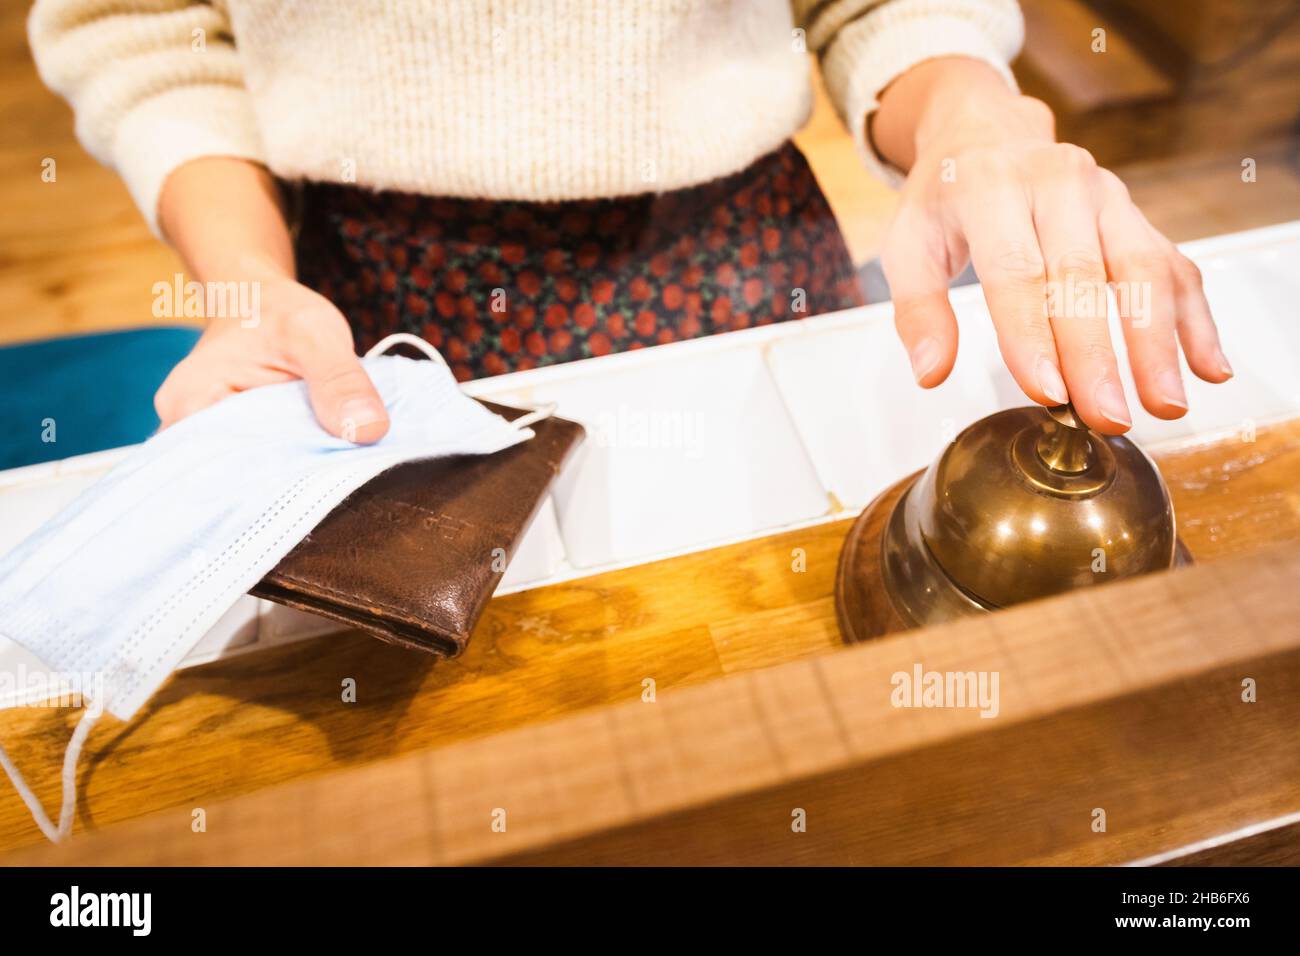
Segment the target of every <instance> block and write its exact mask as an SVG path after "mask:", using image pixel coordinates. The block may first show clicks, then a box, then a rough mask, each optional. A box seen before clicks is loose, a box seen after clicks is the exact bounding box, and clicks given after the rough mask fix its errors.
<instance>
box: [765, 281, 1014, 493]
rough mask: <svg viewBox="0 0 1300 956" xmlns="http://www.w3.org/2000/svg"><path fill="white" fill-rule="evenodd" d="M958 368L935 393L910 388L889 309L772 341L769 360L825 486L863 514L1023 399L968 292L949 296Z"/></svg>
mask: <svg viewBox="0 0 1300 956" xmlns="http://www.w3.org/2000/svg"><path fill="white" fill-rule="evenodd" d="M954 304H955V306H956V311H957V314H958V321H959V323H960V328H961V333H960V335H961V343H960V346H959V348H958V357H957V364H956V366H955V367H954V369H953V372H952V375H950V376H949V378H948V380H947V381H946V382H944V383H943V384H942V385H940V386H939V387H937V388H933V389H928V390H927V389H922V388H919V387H917V385H916V383H915V381H914V380H913V378H912V373H911V369H910V366H909V364H908V361H907V355H906V353H905V352H904V350H903V347H902V345H901V344H900V343H899V341H898V336H897V334H896V333H895V331H894V327H893V317H892V313H891V310H890V307H889V306H888V305H883V306H872V307H870V308H869V309H866V310H864V312H863V321H862V322H861V324H859V325H857V326H856V327H851V328H846V329H839V330H833V331H827V332H821V333H817V334H814V335H802V336H798V337H792V338H790V339H787V340H784V341H780V342H774V343H772V344H771V345H770V346H769V347H768V349H767V357H768V362H769V363H770V365H771V367H772V371H773V375H774V376H775V378H776V382H777V384H778V386H779V388H780V390H781V395H782V396H783V398H784V399H785V401H786V404H787V405H788V406H789V407H790V410H791V414H792V415H793V417H794V420H795V423H796V425H797V426H798V428H799V432H800V433H801V434H802V435H803V438H804V442H805V444H806V446H807V448H808V453H809V455H810V456H811V457H812V459H813V461H814V463H815V464H816V467H817V473H818V475H819V476H820V477H821V480H822V482H823V483H824V484H825V485H826V486H827V487H828V488H829V489H830V490H831V491H833V492H834V493H835V496H836V497H837V498H838V499H839V500H840V501H841V502H842V503H843V504H844V505H845V506H846V507H850V508H861V507H863V506H864V505H866V504H867V503H868V502H869V501H870V500H871V499H872V498H874V497H875V496H876V495H877V494H879V493H880V492H881V491H883V490H884V489H885V488H886V487H888V486H889V485H890V484H892V483H893V482H895V481H897V480H898V479H899V478H901V477H903V476H904V475H906V474H908V473H909V472H912V471H915V470H916V469H918V468H922V467H924V466H925V465H927V464H928V463H929V462H930V461H932V460H933V459H934V457H935V456H936V455H938V454H939V452H940V451H942V449H943V446H944V445H945V444H946V443H947V442H948V441H950V440H951V439H952V438H953V437H954V436H955V435H956V433H957V432H958V431H960V430H961V429H962V428H965V427H966V426H967V425H968V424H970V423H971V422H973V421H975V420H976V419H978V418H981V417H982V416H984V415H987V414H989V413H990V412H993V411H996V410H997V409H999V408H1010V407H1014V406H1016V405H1023V404H1025V403H1026V402H1027V401H1028V399H1026V398H1025V396H1024V394H1023V393H1022V392H1021V391H1020V388H1019V387H1018V386H1017V385H1016V384H1015V382H1014V380H1012V378H1011V375H1010V373H1008V372H1007V371H1006V368H1005V366H1004V365H1003V363H1002V360H1001V357H1000V355H999V354H998V351H997V344H996V340H995V337H994V335H993V333H992V326H991V323H990V321H989V318H988V312H987V310H986V309H985V307H984V304H983V299H982V296H980V295H979V294H978V290H975V289H963V290H959V291H958V292H957V293H955V294H954Z"/></svg>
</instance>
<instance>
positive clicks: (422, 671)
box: [0, 421, 1300, 849]
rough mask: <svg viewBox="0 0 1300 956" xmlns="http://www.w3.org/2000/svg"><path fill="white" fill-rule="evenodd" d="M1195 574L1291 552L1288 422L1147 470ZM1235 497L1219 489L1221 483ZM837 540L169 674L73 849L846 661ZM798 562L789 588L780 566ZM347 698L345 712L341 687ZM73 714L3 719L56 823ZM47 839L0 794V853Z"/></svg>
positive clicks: (5, 791) (1299, 425)
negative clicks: (792, 669)
mask: <svg viewBox="0 0 1300 956" xmlns="http://www.w3.org/2000/svg"><path fill="white" fill-rule="evenodd" d="M1159 460H1160V465H1161V469H1162V471H1163V473H1164V474H1165V476H1166V478H1167V480H1168V482H1169V485H1170V490H1171V492H1172V494H1173V497H1174V503H1175V507H1176V509H1177V512H1178V515H1179V518H1180V532H1181V534H1182V537H1183V540H1184V541H1185V542H1186V544H1187V546H1188V547H1189V548H1190V549H1191V551H1192V553H1193V554H1194V555H1195V557H1196V560H1197V562H1198V563H1200V564H1202V565H1204V564H1211V563H1213V562H1215V561H1218V560H1221V559H1223V558H1226V557H1230V556H1240V555H1249V554H1252V553H1254V552H1256V551H1258V550H1260V549H1261V548H1264V547H1266V546H1268V545H1269V544H1271V543H1273V542H1280V541H1294V540H1297V539H1300V488H1297V486H1296V484H1295V481H1294V476H1295V475H1296V474H1297V472H1300V421H1293V422H1291V423H1288V424H1286V425H1281V426H1274V427H1271V428H1266V429H1264V430H1263V431H1261V433H1260V434H1259V436H1258V440H1257V441H1255V442H1253V443H1243V442H1241V441H1240V439H1239V438H1238V437H1237V436H1235V435H1228V436H1225V437H1223V439H1222V440H1221V441H1219V442H1217V443H1213V444H1209V445H1204V444H1202V445H1193V446H1190V447H1188V448H1186V449H1183V450H1180V451H1175V452H1170V453H1166V454H1164V455H1162V456H1160V457H1159ZM1229 478H1230V479H1231V480H1228V479H1229ZM847 527H848V522H836V523H833V524H826V525H821V526H817V527H813V528H808V529H804V530H799V531H792V532H788V533H785V534H779V535H774V536H771V537H769V538H766V539H762V540H758V541H751V542H745V543H741V544H737V545H733V546H730V547H724V548H718V549H715V550H712V551H706V552H702V553H699V554H693V555H687V556H684V557H678V558H673V559H669V560H666V561H660V562H657V563H654V564H649V565H644V566H641V567H634V568H628V569H626V570H621V571H614V572H611V573H608V574H602V575H599V576H597V577H593V578H589V579H586V580H578V581H573V582H570V583H566V584H560V585H555V586H552V587H547V588H542V589H538V590H534V591H525V592H522V593H518V594H514V595H510V596H507V597H503V598H499V599H497V600H494V601H492V602H491V603H490V604H489V606H488V609H487V612H486V614H485V615H484V618H483V620H482V622H481V623H480V625H479V627H478V629H477V631H476V632H475V635H474V638H473V640H472V641H471V642H470V645H469V648H468V650H467V651H466V652H465V654H464V655H463V656H462V657H460V658H458V659H456V660H453V661H445V662H440V663H437V664H435V663H433V661H432V660H431V659H429V658H427V657H425V656H423V655H419V654H413V653H411V652H409V651H402V650H398V649H396V648H393V647H390V646H388V645H386V644H382V643H380V642H378V641H376V640H374V639H373V638H369V637H365V636H363V635H360V634H356V633H343V634H338V635H334V636H329V637H324V638H320V639H316V640H310V641H306V642H302V643H299V644H295V645H291V646H288V647H284V648H279V649H270V650H267V651H264V652H258V653H255V654H250V655H248V656H246V657H241V658H235V659H232V660H229V661H225V662H217V663H213V664H208V665H205V666H202V667H197V668H193V669H189V670H185V671H181V672H179V673H178V674H176V675H175V676H174V677H173V678H172V679H171V680H170V681H169V682H168V683H167V684H166V685H165V686H164V687H163V689H162V690H161V691H160V692H159V693H158V694H157V695H156V696H155V697H154V698H153V699H152V700H151V701H150V702H149V703H148V704H147V705H146V706H145V707H144V708H143V709H142V710H141V712H140V713H139V714H137V715H136V717H135V718H134V719H133V720H131V721H130V722H129V723H127V724H122V723H121V722H119V721H117V720H114V719H112V718H106V719H105V720H104V721H103V722H102V723H101V724H100V725H98V726H96V727H95V729H94V731H93V732H92V733H91V735H90V737H89V740H88V742H87V744H86V755H87V756H86V758H85V760H84V762H83V769H82V771H81V775H80V779H81V789H82V798H81V808H82V812H81V815H80V817H79V818H78V821H77V829H78V831H82V830H86V829H89V828H92V827H93V828H99V827H104V826H107V825H109V824H111V823H114V822H116V821H120V820H125V819H129V818H134V817H137V816H140V815H142V814H146V813H149V812H151V811H158V810H163V809H166V808H201V807H206V806H209V805H211V804H212V803H214V802H216V801H220V800H224V799H228V798H231V797H234V796H237V795H240V794H247V793H251V792H254V791H257V790H260V789H262V788H265V787H268V786H272V785H275V784H279V783H284V782H287V781H292V780H300V779H303V778H307V777H313V776H316V775H319V774H324V773H329V772H331V771H337V770H339V769H342V768H346V767H352V766H360V765H365V764H370V763H373V762H375V761H378V760H381V759H383V758H386V757H391V756H396V755H399V754H404V753H412V752H417V751H424V750H429V749H431V748H438V747H445V746H447V745H449V744H452V743H455V742H458V741H465V740H471V739H477V738H481V737H484V736H486V735H489V734H493V733H497V732H501V731H505V730H510V729H517V728H521V727H528V726H531V725H534V724H537V723H538V722H541V721H543V720H546V719H548V718H555V717H560V716H563V715H567V714H576V713H580V712H586V711H589V710H591V709H592V708H595V707H598V706H601V705H605V704H612V703H617V702H620V701H629V700H630V701H635V700H638V699H639V698H640V696H641V695H642V693H643V692H644V688H645V686H646V685H645V681H647V680H652V681H653V682H654V685H655V688H656V692H657V693H664V692H669V691H671V690H673V689H676V688H682V687H686V686H691V685H698V684H701V683H704V682H706V681H709V680H711V679H713V678H716V677H720V676H722V675H726V674H734V673H739V672H747V671H752V670H755V669H758V668H766V667H768V666H771V665H777V664H782V663H786V662H790V661H795V660H799V659H801V658H804V657H808V656H810V655H817V654H823V653H826V652H830V651H836V650H840V649H842V648H843V642H842V640H841V638H840V636H839V633H838V631H837V629H836V625H835V610H834V601H833V597H832V595H833V587H834V577H835V565H836V559H837V556H838V553H839V548H840V544H841V542H842V541H843V538H844V535H845V532H846V531H847ZM795 548H803V549H804V550H805V552H806V571H803V572H797V573H796V572H794V571H793V570H792V565H791V553H792V551H793V549H795ZM348 678H352V679H354V680H355V681H356V686H357V702H356V703H343V702H342V700H341V685H342V682H343V681H344V680H346V679H348ZM75 719H76V714H74V713H70V712H66V711H56V710H47V709H39V708H20V709H12V710H5V711H0V739H3V741H4V743H5V747H6V748H7V749H8V751H9V753H10V756H11V757H12V758H13V759H14V761H15V762H16V763H17V764H18V766H19V767H20V768H23V769H24V770H25V772H27V773H28V775H29V777H28V779H29V780H31V781H34V782H35V786H36V790H37V792H38V793H39V794H40V796H41V797H42V799H43V800H44V801H45V803H46V806H53V805H55V801H56V800H57V793H58V785H59V784H58V779H57V778H58V774H57V771H56V768H57V767H58V766H59V763H60V760H61V755H62V753H63V749H64V747H65V746H66V744H67V740H68V736H69V734H70V733H71V729H72V724H73V723H74V722H75ZM41 840H42V837H41V836H40V833H39V832H38V831H37V829H36V827H35V825H34V824H33V823H32V821H31V818H30V816H29V814H28V812H27V809H26V807H25V806H24V805H23V804H22V802H21V801H20V800H19V798H18V797H17V795H16V794H15V793H14V792H13V790H12V789H10V788H8V787H0V849H5V848H12V847H17V846H22V845H26V844H33V843H37V842H40V841H41Z"/></svg>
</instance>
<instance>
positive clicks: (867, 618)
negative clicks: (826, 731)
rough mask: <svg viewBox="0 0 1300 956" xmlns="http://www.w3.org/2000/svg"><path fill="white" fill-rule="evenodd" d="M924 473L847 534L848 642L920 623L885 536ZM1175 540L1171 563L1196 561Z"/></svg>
mask: <svg viewBox="0 0 1300 956" xmlns="http://www.w3.org/2000/svg"><path fill="white" fill-rule="evenodd" d="M920 475H921V472H919V471H918V472H916V473H915V474H912V475H908V476H907V477H906V478H904V479H903V480H902V481H899V482H898V483H896V484H894V485H892V486H890V487H889V488H887V489H886V490H885V491H883V492H881V493H880V494H879V495H877V496H876V498H875V499H874V500H873V501H872V502H871V503H870V504H869V505H867V507H866V508H864V509H863V511H862V513H861V514H860V515H858V517H857V519H856V520H855V521H854V522H853V525H852V526H851V527H850V528H849V533H848V535H846V536H845V539H844V544H843V546H842V547H841V549H840V559H839V564H838V565H837V567H836V572H835V617H836V620H837V622H838V623H839V628H840V634H841V636H842V637H843V638H844V640H845V641H846V642H848V643H858V642H861V641H867V640H871V639H872V638H876V637H883V636H885V635H886V634H895V633H898V632H900V631H909V630H912V629H913V628H916V627H919V626H921V623H920V622H918V621H915V620H912V618H911V615H909V614H907V613H906V612H905V611H903V610H901V609H900V606H899V605H898V604H897V603H895V600H894V599H893V598H892V597H891V596H890V584H889V583H887V581H886V575H885V567H884V550H885V549H884V538H885V534H886V532H887V530H888V528H889V524H890V521H891V519H892V518H893V517H894V512H895V510H896V509H897V508H898V506H899V504H900V502H901V501H902V500H903V498H904V496H905V495H906V494H907V492H908V489H910V488H911V487H912V485H913V484H914V483H915V482H916V480H917V478H918V477H919V476H920ZM1175 541H1176V543H1175V550H1174V564H1173V566H1174V567H1175V568H1180V567H1184V566H1186V565H1189V564H1192V563H1193V562H1192V555H1191V552H1190V551H1189V550H1188V549H1187V546H1186V545H1185V544H1183V540H1182V538H1176V539H1175ZM949 587H951V585H950V584H949ZM980 613H987V611H985V610H984V609H982V608H978V607H974V606H973V607H972V608H971V609H970V610H969V611H967V612H964V613H963V614H960V615H954V617H955V616H966V615H967V614H980Z"/></svg>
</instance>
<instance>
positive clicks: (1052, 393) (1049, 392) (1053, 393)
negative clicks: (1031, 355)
mask: <svg viewBox="0 0 1300 956" xmlns="http://www.w3.org/2000/svg"><path fill="white" fill-rule="evenodd" d="M1034 374H1035V375H1036V376H1037V377H1038V387H1039V389H1041V390H1042V393H1043V394H1044V395H1046V396H1047V397H1048V398H1050V399H1051V400H1052V404H1054V405H1064V404H1065V403H1066V402H1068V401H1069V400H1070V393H1069V392H1067V391H1066V390H1065V380H1064V379H1062V378H1061V373H1060V372H1058V371H1057V370H1056V366H1055V365H1054V364H1052V361H1051V360H1050V359H1049V358H1047V356H1045V355H1041V356H1039V358H1038V363H1037V364H1036V365H1035V366H1034Z"/></svg>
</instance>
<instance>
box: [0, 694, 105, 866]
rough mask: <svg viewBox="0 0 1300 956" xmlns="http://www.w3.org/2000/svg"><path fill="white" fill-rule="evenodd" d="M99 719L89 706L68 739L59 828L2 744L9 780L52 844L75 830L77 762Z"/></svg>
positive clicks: (0, 755) (0, 756)
mask: <svg viewBox="0 0 1300 956" xmlns="http://www.w3.org/2000/svg"><path fill="white" fill-rule="evenodd" d="M98 719H99V714H98V713H96V712H94V711H92V710H90V709H89V708H87V709H85V710H83V711H82V712H81V720H79V721H77V728H76V730H74V731H73V732H72V739H71V740H69V741H68V749H67V750H66V751H65V752H64V754H63V806H62V807H60V808H59V826H58V828H57V829H55V827H54V824H52V823H50V818H49V817H48V816H46V815H45V808H44V807H42V806H41V801H40V800H38V799H36V794H35V793H33V792H32V788H31V787H29V786H28V785H27V781H26V780H24V779H23V775H22V774H21V773H19V772H18V768H17V767H15V766H14V763H13V761H12V760H10V759H9V754H7V753H5V749H4V747H0V767H4V770H5V773H6V774H8V775H9V781H10V783H12V784H13V785H14V789H15V790H16V791H18V796H20V797H22V798H23V803H25V804H27V809H28V810H30V811H31V813H32V819H33V820H35V821H36V825H37V826H38V827H40V828H41V832H42V833H44V834H45V838H46V839H47V840H49V841H50V842H51V843H61V842H62V841H63V840H64V839H66V838H67V836H68V834H70V833H71V832H72V820H73V816H74V815H75V813H76V809H77V761H78V760H80V758H81V748H82V746H83V745H84V744H85V742H86V738H87V737H89V736H90V729H91V728H92V727H94V726H95V721H96V720H98Z"/></svg>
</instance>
